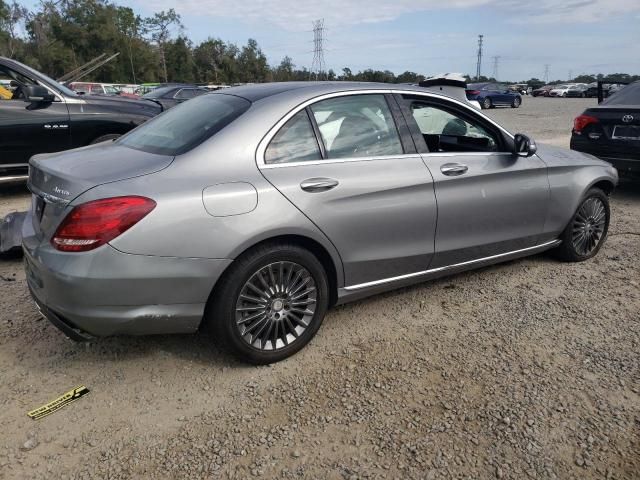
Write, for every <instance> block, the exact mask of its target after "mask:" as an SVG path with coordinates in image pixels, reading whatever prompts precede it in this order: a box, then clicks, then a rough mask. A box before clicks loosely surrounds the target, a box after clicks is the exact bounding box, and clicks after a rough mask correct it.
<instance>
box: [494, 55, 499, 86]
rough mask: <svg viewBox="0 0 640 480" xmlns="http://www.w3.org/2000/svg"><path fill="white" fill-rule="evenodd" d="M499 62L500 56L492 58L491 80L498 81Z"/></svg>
mask: <svg viewBox="0 0 640 480" xmlns="http://www.w3.org/2000/svg"><path fill="white" fill-rule="evenodd" d="M499 62H500V55H496V56H494V57H493V78H494V79H495V80H498V63H499Z"/></svg>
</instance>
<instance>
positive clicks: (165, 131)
mask: <svg viewBox="0 0 640 480" xmlns="http://www.w3.org/2000/svg"><path fill="white" fill-rule="evenodd" d="M250 106H251V102H249V101H248V100H245V99H244V98H241V97H236V96H233V95H225V94H219V93H212V94H207V95H202V96H201V97H199V98H198V100H194V101H192V102H185V103H182V104H180V105H178V106H177V107H174V108H172V109H171V110H169V111H167V112H165V113H163V114H161V115H159V116H157V117H155V118H154V119H152V120H150V121H148V122H147V123H145V124H144V125H141V126H140V127H138V128H136V129H134V130H132V131H131V132H129V133H128V134H126V135H124V136H123V137H120V139H119V140H117V143H118V144H119V145H124V146H126V147H130V148H135V149H136V150H142V151H144V152H149V153H157V154H159V155H172V156H173V155H181V154H183V153H185V152H188V151H189V150H191V149H193V148H195V147H197V146H198V145H200V144H201V143H202V142H204V141H205V140H206V139H208V138H210V137H212V136H213V135H215V134H216V133H217V132H219V131H220V130H222V129H223V128H224V127H226V126H227V125H229V124H230V123H231V122H233V121H234V120H235V119H236V118H238V117H239V116H240V115H242V114H243V113H244V112H246V111H247V110H248V109H249V107H250Z"/></svg>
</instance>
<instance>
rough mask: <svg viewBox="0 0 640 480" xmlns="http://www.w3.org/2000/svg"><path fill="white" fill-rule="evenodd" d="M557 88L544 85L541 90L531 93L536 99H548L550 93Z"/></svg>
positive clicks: (537, 89)
mask: <svg viewBox="0 0 640 480" xmlns="http://www.w3.org/2000/svg"><path fill="white" fill-rule="evenodd" d="M554 88H555V85H544V86H542V87H540V88H536V89H534V90H533V91H532V92H531V95H532V96H534V97H548V96H549V92H550V91H551V90H553V89H554Z"/></svg>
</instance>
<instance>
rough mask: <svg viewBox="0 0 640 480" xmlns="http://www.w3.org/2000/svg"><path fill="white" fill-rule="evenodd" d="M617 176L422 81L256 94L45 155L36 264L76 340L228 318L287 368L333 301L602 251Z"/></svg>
mask: <svg viewBox="0 0 640 480" xmlns="http://www.w3.org/2000/svg"><path fill="white" fill-rule="evenodd" d="M617 180H618V176H617V172H616V170H615V169H614V168H613V167H612V166H611V165H609V164H607V163H605V162H602V161H600V160H598V159H596V158H595V157H592V156H590V155H586V154H582V153H578V152H572V151H569V150H564V149H559V148H552V147H543V146H540V147H536V145H535V143H534V142H533V140H531V139H529V138H527V137H526V136H524V135H515V136H514V135H512V134H510V133H509V132H507V131H506V130H505V129H504V128H502V127H501V126H500V125H498V124H496V123H495V122H493V121H492V120H490V119H489V118H487V117H486V116H484V115H483V114H482V113H481V112H479V111H477V110H476V109H474V108H473V107H472V106H470V105H469V104H468V103H467V102H464V101H460V100H457V99H455V98H453V97H449V96H446V95H444V94H439V93H437V92H433V91H429V90H426V89H423V88H420V87H412V86H390V85H384V84H360V83H277V84H263V85H254V86H246V87H238V88H232V89H227V90H224V91H223V92H220V93H212V94H207V95H204V96H201V97H199V98H197V99H194V100H191V101H188V102H186V103H184V104H182V105H180V106H178V107H176V108H174V109H172V110H170V111H168V112H166V113H164V114H162V115H160V116H158V117H156V118H155V119H153V120H151V121H149V122H147V123H146V124H144V125H142V126H141V127H138V128H136V129H135V130H133V131H131V132H130V133H128V134H127V135H125V136H123V137H121V138H120V139H119V140H116V141H111V142H106V143H102V144H98V145H94V146H90V147H86V148H81V149H76V150H72V151H68V152H63V153H57V154H47V155H37V156H35V157H33V158H32V159H31V162H30V177H29V188H30V189H31V191H32V192H33V201H32V208H31V211H30V213H29V216H28V218H27V220H26V221H25V223H24V226H23V232H22V234H23V247H24V251H25V266H26V267H25V268H26V271H27V279H28V284H29V288H30V290H31V293H32V295H33V298H34V299H35V301H36V303H37V304H38V306H39V308H40V309H41V311H42V313H43V314H44V315H45V316H46V317H47V318H48V319H49V320H50V321H51V322H52V323H54V324H55V325H56V326H57V327H59V328H60V329H61V330H62V331H63V332H65V333H66V334H67V335H68V336H70V337H72V338H75V339H79V340H87V339H91V338H93V337H95V336H104V335H115V334H153V333H174V332H194V331H196V330H198V329H199V328H200V326H201V325H208V326H210V327H211V329H212V331H213V336H214V339H215V340H216V341H217V342H219V343H220V344H221V345H222V346H224V347H226V348H227V349H228V350H230V351H231V352H232V353H234V354H236V355H238V356H239V357H240V358H242V359H244V360H246V361H249V362H253V363H271V362H275V361H278V360H281V359H283V358H286V357H288V356H290V355H292V354H293V353H295V352H296V351H298V350H299V349H300V348H302V347H303V346H304V345H305V344H306V343H307V342H309V340H311V338H312V337H313V336H314V335H315V333H316V332H317V331H318V329H319V328H320V325H321V323H322V320H323V318H324V316H325V314H326V312H327V309H328V308H329V307H331V306H332V305H336V304H342V303H345V302H349V301H352V300H356V299H359V298H362V297H365V296H368V295H372V294H375V293H378V292H382V291H385V290H390V289H394V288H398V287H401V286H406V285H409V284H412V283H416V282H422V281H425V280H430V279H433V278H437V277H440V276H443V275H449V274H452V273H455V272H460V271H463V270H468V269H472V268H477V267H480V266H485V265H488V264H493V263H497V262H502V261H506V260H511V259H514V258H518V257H523V256H526V255H532V254H536V253H539V252H542V251H545V250H551V249H553V250H554V252H555V253H556V255H557V257H559V258H560V259H562V260H566V261H582V260H587V259H589V258H591V257H593V256H594V255H595V254H596V253H597V252H598V250H599V249H600V248H601V247H602V244H603V243H604V241H605V238H606V236H607V229H608V226H609V218H610V212H609V202H608V195H609V193H610V192H611V191H612V190H613V188H614V187H615V185H616V183H617ZM345 333H348V332H345Z"/></svg>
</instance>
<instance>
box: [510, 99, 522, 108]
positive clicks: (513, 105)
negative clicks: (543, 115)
mask: <svg viewBox="0 0 640 480" xmlns="http://www.w3.org/2000/svg"><path fill="white" fill-rule="evenodd" d="M521 103H522V100H520V99H519V98H518V97H516V98H514V99H513V102H511V108H518V107H520V104H521Z"/></svg>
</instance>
